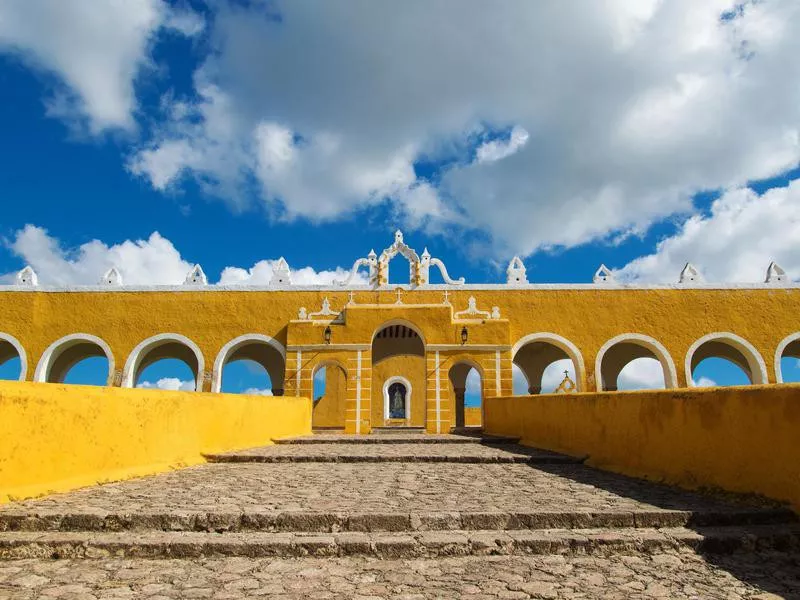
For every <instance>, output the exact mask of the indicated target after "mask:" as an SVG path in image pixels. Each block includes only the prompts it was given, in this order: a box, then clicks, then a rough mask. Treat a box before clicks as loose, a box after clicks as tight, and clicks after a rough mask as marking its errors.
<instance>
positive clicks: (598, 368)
mask: <svg viewBox="0 0 800 600" xmlns="http://www.w3.org/2000/svg"><path fill="white" fill-rule="evenodd" d="M625 342H627V343H629V344H636V345H637V346H641V347H643V348H646V349H648V350H650V352H652V353H653V354H654V355H655V357H656V360H658V362H660V363H661V367H662V369H663V370H664V386H665V387H666V388H667V389H673V388H676V387H678V371H677V369H676V368H675V361H673V360H672V356H670V353H669V351H668V350H667V349H666V348H665V347H664V346H663V345H662V344H661V342H659V341H658V340H657V339H655V338H651V337H650V336H648V335H642V334H640V333H623V334H620V335H618V336H616V337H613V338H611V339H610V340H608V341H607V342H606V343H605V344H603V346H602V347H601V348H600V351H599V352H598V353H597V358H596V359H595V361H594V378H595V381H596V383H597V391H598V392H602V391H603V371H602V366H603V357H604V356H605V355H606V352H608V350H609V349H610V348H611V347H612V346H616V345H617V344H621V343H625ZM613 383H614V385H615V386H616V381H615V382H613Z"/></svg>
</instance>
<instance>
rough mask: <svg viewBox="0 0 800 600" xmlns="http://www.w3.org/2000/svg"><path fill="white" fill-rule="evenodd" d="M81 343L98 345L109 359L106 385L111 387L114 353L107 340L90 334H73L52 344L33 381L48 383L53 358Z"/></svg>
mask: <svg viewBox="0 0 800 600" xmlns="http://www.w3.org/2000/svg"><path fill="white" fill-rule="evenodd" d="M80 342H88V343H90V344H96V345H97V346H99V347H100V349H101V350H102V351H103V353H104V354H105V355H106V358H107V359H108V378H107V379H106V385H111V383H112V381H113V379H114V353H113V352H111V346H109V345H108V344H107V343H106V342H105V340H103V339H101V338H99V337H97V336H96V335H92V334H90V333H72V334H70V335H65V336H64V337H62V338H59V339H57V340H56V341H55V342H53V343H52V344H50V345H49V346H48V347H47V350H45V351H44V354H42V357H41V358H40V359H39V363H38V364H37V365H36V371H34V374H33V380H34V381H38V382H41V383H44V382H46V381H47V376H48V375H49V374H50V367H51V366H52V363H53V358H54V357H58V355H60V354H61V352H63V351H64V350H66V349H68V348H69V347H70V346H73V345H75V343H80Z"/></svg>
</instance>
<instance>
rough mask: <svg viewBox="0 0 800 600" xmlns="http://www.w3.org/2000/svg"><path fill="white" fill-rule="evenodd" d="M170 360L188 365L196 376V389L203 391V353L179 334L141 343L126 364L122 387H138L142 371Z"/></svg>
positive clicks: (164, 334)
mask: <svg viewBox="0 0 800 600" xmlns="http://www.w3.org/2000/svg"><path fill="white" fill-rule="evenodd" d="M168 358H172V359H177V360H180V361H182V362H184V363H186V365H187V366H188V367H189V369H190V370H191V372H192V375H194V389H195V390H196V391H198V392H199V391H202V389H203V388H202V386H203V381H202V373H203V369H205V363H204V361H203V353H202V352H200V348H199V347H198V346H197V344H195V343H194V342H193V341H192V340H190V339H189V338H187V337H186V336H184V335H181V334H179V333H162V334H158V335H154V336H152V337H149V338H147V339H146V340H144V341H142V342H140V343H139V344H138V345H137V346H136V347H135V348H134V349H133V350H132V351H131V353H130V355H129V356H128V360H127V361H126V362H125V369H124V370H123V373H122V387H128V388H132V387H136V385H137V384H138V383H139V378H140V377H141V374H142V371H144V370H145V369H146V368H147V367H149V366H150V365H151V364H153V363H155V362H157V361H159V360H162V359H168Z"/></svg>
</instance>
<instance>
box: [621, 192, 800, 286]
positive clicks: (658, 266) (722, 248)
mask: <svg viewBox="0 0 800 600" xmlns="http://www.w3.org/2000/svg"><path fill="white" fill-rule="evenodd" d="M798 239H800V180H795V181H794V182H792V183H791V184H790V185H789V186H788V187H784V188H773V189H770V190H768V191H767V192H765V193H764V194H763V195H761V196H759V195H758V194H756V193H755V192H754V191H753V190H751V189H748V188H741V189H733V190H730V191H728V192H726V193H724V194H723V195H722V196H721V197H720V198H718V199H717V200H715V201H714V203H713V204H712V206H711V211H710V214H708V215H705V216H703V215H696V216H693V217H691V218H689V219H688V220H687V221H686V222H685V223H684V224H683V225H682V226H681V227H680V228H679V230H678V231H677V233H675V235H673V236H671V237H668V238H666V239H664V240H662V241H661V242H659V244H658V246H657V248H656V251H655V253H653V254H651V255H648V256H643V257H640V258H637V259H636V260H634V261H632V262H630V263H628V264H627V265H625V266H624V267H623V268H622V269H620V271H618V276H619V277H620V278H621V279H623V280H626V281H677V280H678V274H679V273H680V271H681V269H682V268H683V266H684V264H685V263H686V262H691V263H693V264H694V265H695V266H697V267H698V269H700V270H701V272H702V273H703V275H704V276H705V278H706V279H707V280H710V281H730V282H760V281H764V278H765V276H766V270H767V266H768V264H769V262H770V261H771V260H774V261H776V262H777V263H778V264H779V265H781V266H782V267H783V268H784V269H786V270H787V272H788V274H789V276H790V277H792V276H794V277H797V274H798V273H800V245H798V243H797V240H798Z"/></svg>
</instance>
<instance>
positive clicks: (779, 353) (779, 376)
mask: <svg viewBox="0 0 800 600" xmlns="http://www.w3.org/2000/svg"><path fill="white" fill-rule="evenodd" d="M797 340H800V333H793V334H791V335H787V336H786V337H785V338H783V340H782V341H781V343H780V344H778V348H777V349H776V350H775V381H777V382H778V383H783V370H782V369H781V359H782V358H783V353H784V351H785V350H786V346H788V345H789V344H791V343H792V342H796V341H797Z"/></svg>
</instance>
